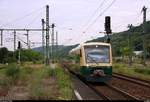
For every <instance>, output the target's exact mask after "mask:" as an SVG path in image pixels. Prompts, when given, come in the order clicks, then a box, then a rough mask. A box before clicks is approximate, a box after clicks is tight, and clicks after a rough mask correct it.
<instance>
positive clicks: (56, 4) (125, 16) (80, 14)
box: [0, 0, 150, 50]
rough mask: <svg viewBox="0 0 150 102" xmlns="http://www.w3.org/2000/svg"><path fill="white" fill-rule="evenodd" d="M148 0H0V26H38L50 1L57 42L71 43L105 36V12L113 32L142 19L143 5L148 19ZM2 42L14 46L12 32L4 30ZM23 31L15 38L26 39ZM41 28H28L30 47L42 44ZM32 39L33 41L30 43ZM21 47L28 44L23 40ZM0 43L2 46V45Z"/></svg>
mask: <svg viewBox="0 0 150 102" xmlns="http://www.w3.org/2000/svg"><path fill="white" fill-rule="evenodd" d="M148 4H150V0H0V29H3V28H23V29H24V28H41V19H42V18H44V19H45V18H46V17H45V15H46V13H45V11H46V5H49V15H50V21H49V23H50V24H52V23H55V25H56V27H55V31H58V44H59V45H62V44H63V45H73V44H78V43H83V42H85V41H87V40H91V39H95V38H97V37H102V36H104V34H103V33H99V32H104V21H105V16H111V29H112V32H120V31H124V30H127V29H128V28H127V26H128V24H132V25H133V26H137V25H140V24H141V23H142V21H143V20H142V19H143V17H142V12H141V10H142V8H143V6H146V7H147V8H148V9H147V21H148V20H150V5H148ZM3 33H4V34H3V35H4V38H3V39H4V40H3V42H4V44H3V46H5V47H7V48H8V49H9V50H13V46H14V45H13V32H12V31H4V32H3ZM24 34H26V32H17V41H20V40H21V41H24V42H26V36H25V35H24ZM41 35H42V33H41V32H29V40H30V41H31V42H32V44H31V47H32V48H33V47H38V46H41V42H42V36H41ZM33 43H35V44H33ZM22 46H23V47H24V48H27V46H26V45H25V44H24V43H22ZM1 47H2V46H1Z"/></svg>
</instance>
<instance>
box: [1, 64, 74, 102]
mask: <svg viewBox="0 0 150 102" xmlns="http://www.w3.org/2000/svg"><path fill="white" fill-rule="evenodd" d="M1 66H2V67H4V68H3V69H1V70H0V98H2V97H4V96H5V98H6V99H7V98H8V99H21V100H22V99H25V100H27V99H33V100H38V99H42V100H43V99H44V100H47V99H54V100H60V99H61V100H62V99H63V100H69V99H71V98H72V89H71V88H72V87H71V81H70V78H69V76H68V75H66V74H65V73H64V72H63V70H62V69H61V68H60V67H56V68H55V69H51V68H50V67H45V65H43V64H33V63H30V62H28V63H24V64H22V65H17V64H9V65H1ZM1 66H0V67H1ZM20 91H21V92H20ZM11 92H12V93H11ZM8 94H9V96H11V97H7V96H6V95H8ZM19 94H20V95H19Z"/></svg>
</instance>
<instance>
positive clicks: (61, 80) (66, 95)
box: [55, 67, 73, 100]
mask: <svg viewBox="0 0 150 102" xmlns="http://www.w3.org/2000/svg"><path fill="white" fill-rule="evenodd" d="M55 71H56V72H55V73H56V78H57V83H58V86H59V89H60V94H61V97H59V99H63V100H71V99H72V96H73V92H72V82H71V79H70V76H69V75H68V74H66V73H65V72H64V70H63V69H62V68H61V67H58V68H56V70H55Z"/></svg>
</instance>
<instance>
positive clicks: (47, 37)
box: [46, 5, 49, 65]
mask: <svg viewBox="0 0 150 102" xmlns="http://www.w3.org/2000/svg"><path fill="white" fill-rule="evenodd" d="M46 65H49V6H48V5H47V6H46Z"/></svg>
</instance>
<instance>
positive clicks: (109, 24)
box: [105, 16, 111, 34]
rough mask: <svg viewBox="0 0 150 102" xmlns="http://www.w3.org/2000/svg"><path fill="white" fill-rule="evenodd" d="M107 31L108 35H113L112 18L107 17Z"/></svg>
mask: <svg viewBox="0 0 150 102" xmlns="http://www.w3.org/2000/svg"><path fill="white" fill-rule="evenodd" d="M105 31H106V33H107V34H111V18H110V16H106V17H105Z"/></svg>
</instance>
